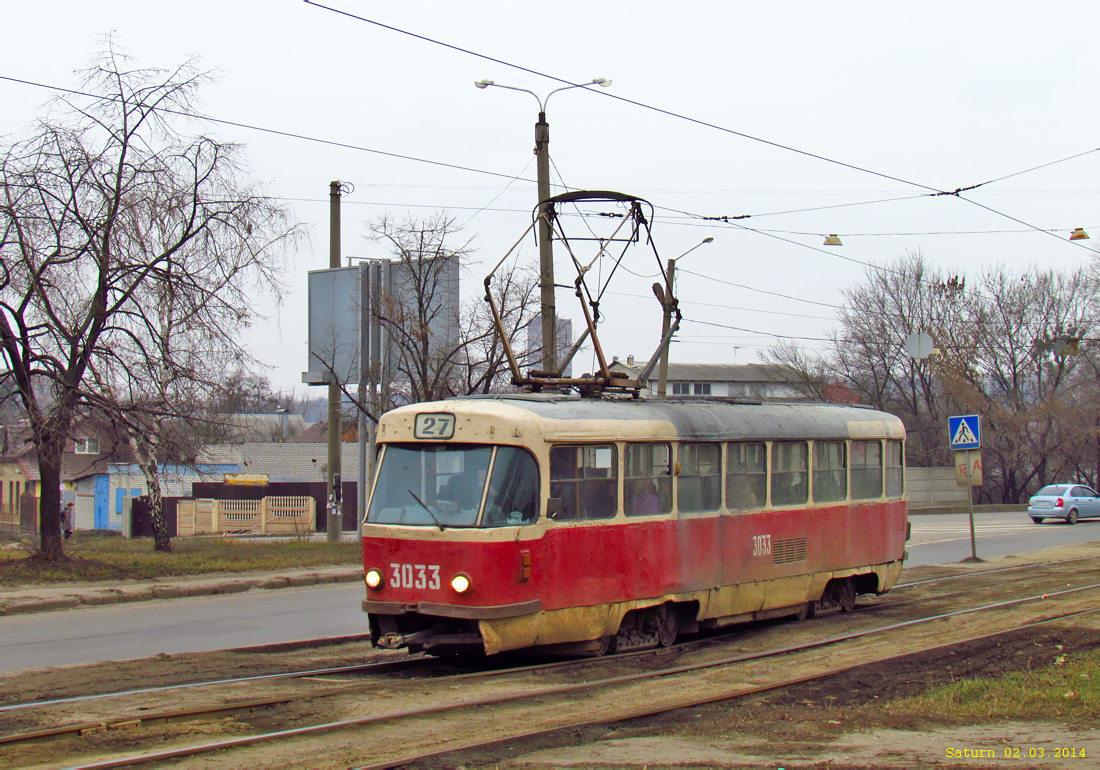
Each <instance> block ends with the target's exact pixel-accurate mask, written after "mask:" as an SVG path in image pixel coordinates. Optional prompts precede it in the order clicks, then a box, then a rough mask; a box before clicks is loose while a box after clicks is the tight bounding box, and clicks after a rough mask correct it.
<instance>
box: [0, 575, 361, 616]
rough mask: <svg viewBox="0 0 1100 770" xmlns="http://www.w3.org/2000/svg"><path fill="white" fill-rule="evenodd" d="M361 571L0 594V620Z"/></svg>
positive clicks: (300, 583)
mask: <svg viewBox="0 0 1100 770" xmlns="http://www.w3.org/2000/svg"><path fill="white" fill-rule="evenodd" d="M362 576H363V570H362V568H359V567H355V568H348V570H347V571H344V572H330V573H320V572H306V573H293V574H281V575H279V574H276V575H265V576H260V577H242V578H234V577H232V576H226V577H225V578H202V579H201V581H202V582H198V581H196V582H195V583H194V584H191V585H188V584H187V583H186V582H182V583H172V584H167V583H152V584H149V583H143V584H138V585H134V586H124V587H119V588H107V587H104V588H91V587H89V588H86V589H85V590H84V591H83V592H80V591H79V589H77V591H73V590H72V589H71V588H64V587H63V588H56V589H51V593H54V592H56V594H55V595H51V596H43V595H41V594H39V595H37V596H36V595H33V594H32V595H28V596H26V597H25V598H24V597H19V596H15V595H9V596H2V595H0V617H3V616H7V615H28V614H32V613H36V612H49V611H53V610H70V609H76V608H79V607H99V606H103V605H107V604H124V603H129V602H142V601H151V600H154V599H180V598H185V597H191V596H220V595H223V594H238V593H244V592H246V591H251V590H253V589H258V590H276V589H280V588H299V587H304V586H314V585H324V584H328V583H354V582H357V581H359V580H362Z"/></svg>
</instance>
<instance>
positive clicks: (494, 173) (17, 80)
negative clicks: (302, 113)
mask: <svg viewBox="0 0 1100 770" xmlns="http://www.w3.org/2000/svg"><path fill="white" fill-rule="evenodd" d="M0 80H7V81H9V82H11V83H19V84H21V85H27V86H34V87H36V88H44V89H46V90H49V91H59V92H61V93H66V94H72V95H74V96H84V97H87V98H89V99H96V100H98V101H118V100H117V99H112V98H110V97H105V96H103V95H101V94H90V93H87V92H86V91H78V90H76V89H73V88H65V87H64V86H54V85H49V84H47V83H37V82H35V81H33V80H24V79H22V78H14V77H10V76H8V75H0ZM151 109H154V110H156V111H158V112H163V113H165V114H168V115H179V116H181V117H185V118H192V119H194V120H205V121H207V122H208V123H214V124H217V125H222V126H232V127H233V128H244V129H247V130H249V131H259V132H260V133H264V134H272V135H273V136H283V137H287V138H288V139H301V140H303V141H306V142H314V143H316V144H323V145H326V146H329V147H339V148H341V149H344V150H355V151H357V152H369V153H371V154H373V155H382V156H384V157H387V158H396V159H397V160H411V161H413V162H414V163H425V164H428V165H430V166H439V167H441V168H450V169H454V170H456V171H469V172H472V173H474V174H485V175H486V176H495V177H500V178H502V179H507V180H509V181H510V182H516V181H520V182H531V183H533V184H534V183H536V180H534V179H526V178H523V177H516V176H514V175H512V174H502V173H500V172H499V171H487V170H485V169H481V168H473V167H471V166H461V165H458V164H456V163H445V162H444V161H439V160H430V159H428V158H418V157H416V156H415V155H403V154H401V153H397V152H387V151H386V150H376V149H374V148H372V147H363V146H362V145H357V144H350V143H348V142H338V141H336V140H334V139H321V138H320V137H316V136H309V135H308V134H298V133H294V132H292V131H282V130H280V129H277V128H267V127H265V126H257V125H255V124H251V123H241V122H238V121H234V120H226V119H224V118H215V117H211V116H209V115H200V114H198V113H195V112H186V111H184V110H173V109H169V108H167V107H152V108H151Z"/></svg>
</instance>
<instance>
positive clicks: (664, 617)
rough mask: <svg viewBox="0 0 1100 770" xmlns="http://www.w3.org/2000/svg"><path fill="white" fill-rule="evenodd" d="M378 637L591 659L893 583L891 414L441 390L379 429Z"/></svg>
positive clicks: (902, 534) (373, 532) (850, 600)
mask: <svg viewBox="0 0 1100 770" xmlns="http://www.w3.org/2000/svg"><path fill="white" fill-rule="evenodd" d="M377 440H378V447H379V458H378V459H379V465H378V472H377V474H376V479H375V483H374V488H373V490H372V494H371V500H370V504H369V506H368V510H367V515H366V518H365V520H364V522H363V524H362V538H363V562H364V569H365V581H366V593H367V597H366V599H365V600H364V601H363V610H364V611H365V612H367V613H368V615H369V622H370V631H371V640H372V641H373V642H374V644H375V645H377V646H379V647H385V648H390V649H399V648H407V649H408V650H410V651H414V652H415V651H420V650H425V651H428V652H433V653H452V652H463V651H476V652H485V653H487V654H492V653H498V652H502V651H505V650H514V649H520V648H541V649H544V650H548V651H557V652H569V653H602V652H603V651H605V650H607V649H609V648H610V649H612V650H625V649H633V648H638V647H645V646H654V645H658V644H661V645H668V644H671V643H672V642H673V641H674V640H675V639H676V637H677V635H678V634H680V633H687V632H692V631H695V630H697V629H699V628H705V627H715V626H721V625H725V624H729V623H736V622H742V621H748V620H757V619H762V618H769V617H779V616H783V615H798V616H805V615H807V614H813V613H814V612H815V611H819V610H826V609H831V608H838V607H839V608H841V609H846V610H848V609H851V608H852V607H853V605H854V603H855V598H856V595H857V594H862V593H877V594H881V593H885V592H886V591H887V590H889V589H890V588H891V587H893V586H894V585H895V583H896V582H897V580H898V576H899V575H900V573H901V567H902V559H903V558H904V555H905V550H904V549H905V540H906V537H907V528H908V525H907V503H906V501H905V498H904V495H903V493H904V489H903V478H904V461H903V458H904V440H905V430H904V428H903V426H902V423H901V421H900V420H899V419H898V418H896V417H894V416H892V415H889V414H886V413H884V412H878V411H874V410H871V409H865V408H860V407H852V406H838V405H828V404H790V403H767V404H759V403H733V402H725V401H718V400H704V399H682V400H675V399H660V400H640V399H622V400H613V399H590V398H577V397H567V396H562V395H557V394H538V393H528V394H516V395H501V396H490V397H470V398H457V399H452V400H447V401H440V402H433V403H423V404H414V405H410V406H406V407H402V408H399V409H395V410H393V411H391V412H389V413H387V414H386V415H384V416H383V417H382V418H381V421H380V422H379V425H378V432H377Z"/></svg>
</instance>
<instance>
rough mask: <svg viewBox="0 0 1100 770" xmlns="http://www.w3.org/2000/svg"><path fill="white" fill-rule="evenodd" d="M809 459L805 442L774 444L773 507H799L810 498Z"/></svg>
mask: <svg viewBox="0 0 1100 770" xmlns="http://www.w3.org/2000/svg"><path fill="white" fill-rule="evenodd" d="M809 459H810V450H809V448H808V447H807V446H806V443H805V442H802V441H777V442H775V443H774V444H772V505H799V504H800V503H805V502H806V501H807V500H808V499H809V498H810V495H809V492H810V480H809V478H808V476H809Z"/></svg>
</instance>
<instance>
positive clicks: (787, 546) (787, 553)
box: [772, 537, 806, 564]
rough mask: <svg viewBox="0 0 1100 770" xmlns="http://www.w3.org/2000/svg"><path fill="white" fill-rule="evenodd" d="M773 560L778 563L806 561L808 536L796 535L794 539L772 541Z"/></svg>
mask: <svg viewBox="0 0 1100 770" xmlns="http://www.w3.org/2000/svg"><path fill="white" fill-rule="evenodd" d="M772 560H773V561H774V562H775V563H776V564H790V563H791V562H796V561H806V538H804V537H796V538H794V539H793V540H776V541H775V542H774V543H772Z"/></svg>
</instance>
